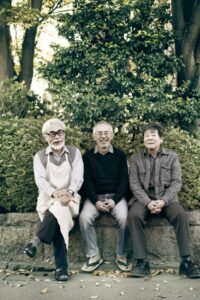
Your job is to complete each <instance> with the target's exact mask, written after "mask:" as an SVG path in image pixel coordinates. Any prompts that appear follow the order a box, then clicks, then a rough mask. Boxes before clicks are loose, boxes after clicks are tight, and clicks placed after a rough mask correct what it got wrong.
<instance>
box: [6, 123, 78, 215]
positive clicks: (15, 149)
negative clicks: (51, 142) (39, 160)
mask: <svg viewBox="0 0 200 300" xmlns="http://www.w3.org/2000/svg"><path fill="white" fill-rule="evenodd" d="M43 122H44V119H38V120H36V119H32V118H30V119H18V118H15V119H6V120H1V121H0V165H1V173H0V199H1V200H0V206H3V207H4V208H5V209H7V210H8V211H17V212H19V211H20V212H25V211H34V210H35V205H36V200H37V194H38V192H37V188H36V186H35V183H34V178H33V166H32V164H33V156H34V154H35V153H36V152H37V151H39V150H40V149H42V148H44V147H45V146H46V144H45V143H44V141H43V138H42V134H41V128H42V123H43ZM80 137H81V134H80V133H79V132H78V131H76V132H75V130H71V129H70V128H68V129H67V140H68V141H67V142H69V143H71V144H77V145H79V141H80Z"/></svg>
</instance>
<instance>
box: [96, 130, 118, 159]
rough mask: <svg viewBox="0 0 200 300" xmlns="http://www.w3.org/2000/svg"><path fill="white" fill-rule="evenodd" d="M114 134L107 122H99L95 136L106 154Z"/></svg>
mask: <svg viewBox="0 0 200 300" xmlns="http://www.w3.org/2000/svg"><path fill="white" fill-rule="evenodd" d="M113 137H114V134H113V132H112V130H111V128H110V126H108V125H107V124H99V125H97V127H96V130H95V132H94V133H93V138H94V140H95V142H96V144H97V148H98V150H99V152H100V153H102V154H105V153H107V152H108V150H109V147H110V144H111V141H112V139H113Z"/></svg>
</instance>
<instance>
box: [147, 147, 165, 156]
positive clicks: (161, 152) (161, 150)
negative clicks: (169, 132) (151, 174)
mask: <svg viewBox="0 0 200 300" xmlns="http://www.w3.org/2000/svg"><path fill="white" fill-rule="evenodd" d="M143 153H144V155H149V156H151V155H150V154H149V152H148V151H147V149H146V148H144V150H143ZM159 154H165V151H164V149H163V148H162V147H160V149H159V151H158V153H157V155H159Z"/></svg>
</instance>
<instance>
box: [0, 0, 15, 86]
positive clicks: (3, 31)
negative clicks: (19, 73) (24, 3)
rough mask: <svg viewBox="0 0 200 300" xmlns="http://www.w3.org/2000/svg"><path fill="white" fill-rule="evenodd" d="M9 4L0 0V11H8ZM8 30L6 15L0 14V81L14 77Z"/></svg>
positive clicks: (6, 0)
mask: <svg viewBox="0 0 200 300" xmlns="http://www.w3.org/2000/svg"><path fill="white" fill-rule="evenodd" d="M10 6H11V2H10V1H8V0H0V9H4V10H6V9H8V8H10ZM10 40H11V37H10V30H9V26H8V25H7V24H6V14H5V13H3V14H2V13H1V14H0V81H3V80H5V79H8V78H11V77H13V75H14V67H13V66H14V64H13V60H12V55H11V51H10Z"/></svg>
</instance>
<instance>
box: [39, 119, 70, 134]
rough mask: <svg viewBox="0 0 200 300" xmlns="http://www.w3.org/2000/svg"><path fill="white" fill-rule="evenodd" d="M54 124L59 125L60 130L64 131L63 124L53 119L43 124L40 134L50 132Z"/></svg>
mask: <svg viewBox="0 0 200 300" xmlns="http://www.w3.org/2000/svg"><path fill="white" fill-rule="evenodd" d="M55 124H56V125H57V124H59V125H60V127H61V128H60V129H62V130H65V124H64V123H63V122H62V121H60V120H59V119H57V118H55V119H49V120H48V121H46V122H45V123H44V124H43V126H42V133H43V134H45V133H48V132H49V131H50V130H51V127H52V126H53V125H55Z"/></svg>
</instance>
